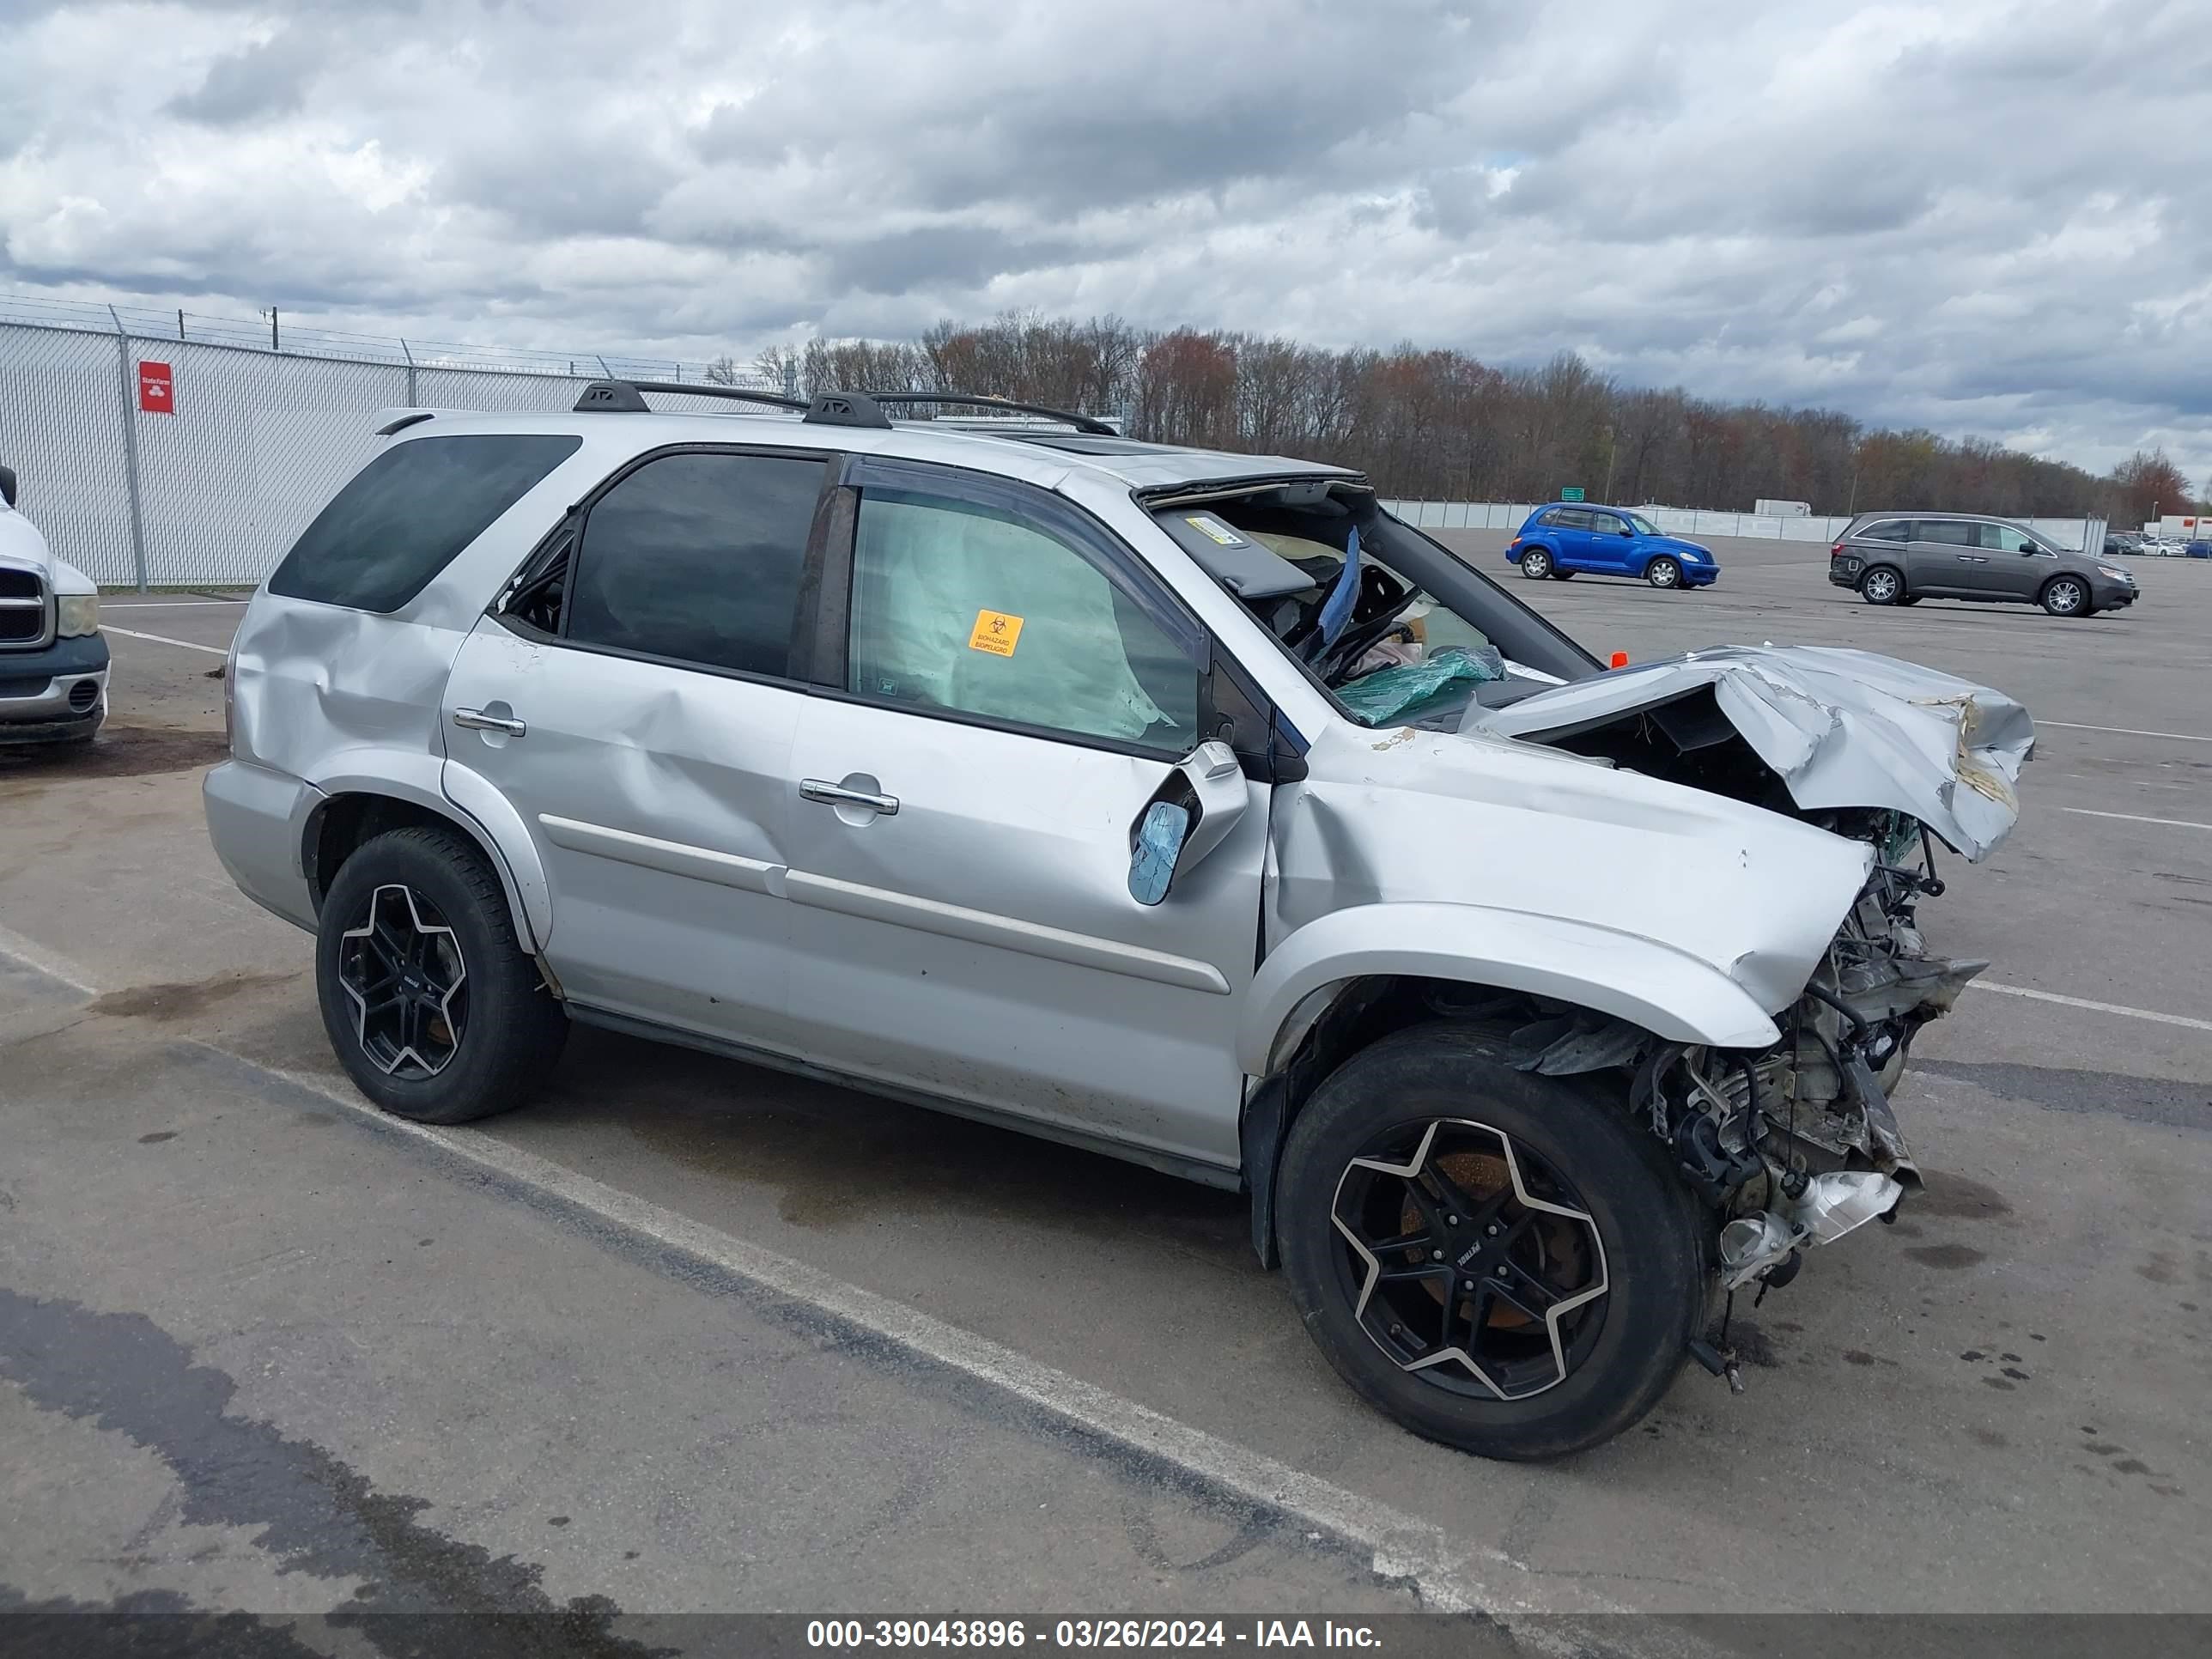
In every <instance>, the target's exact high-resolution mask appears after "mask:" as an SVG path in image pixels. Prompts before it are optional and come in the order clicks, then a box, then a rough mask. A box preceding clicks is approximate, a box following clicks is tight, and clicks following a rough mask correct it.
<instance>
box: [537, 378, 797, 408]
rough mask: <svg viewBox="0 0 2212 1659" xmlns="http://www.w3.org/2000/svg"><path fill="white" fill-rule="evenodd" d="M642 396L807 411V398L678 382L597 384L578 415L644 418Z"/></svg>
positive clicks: (578, 403)
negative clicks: (675, 396) (663, 394)
mask: <svg viewBox="0 0 2212 1659" xmlns="http://www.w3.org/2000/svg"><path fill="white" fill-rule="evenodd" d="M640 392H684V393H686V394H688V395H689V396H691V397H694V398H729V399H730V400H731V401H732V402H734V403H741V404H768V405H769V406H770V407H771V408H775V409H791V410H805V409H806V408H808V407H809V405H808V404H807V402H806V400H805V398H787V397H785V396H784V395H783V394H782V393H781V392H750V391H747V390H746V389H745V388H744V386H688V385H685V384H684V383H683V382H681V381H677V380H594V381H592V383H591V384H590V385H589V386H586V387H585V388H584V393H583V396H581V397H580V398H577V399H576V409H575V412H576V413H577V414H579V415H588V414H592V413H594V412H597V413H599V414H606V415H644V414H648V413H650V412H651V410H650V409H649V406H648V405H647V403H646V401H645V399H644V398H641V397H640V396H638V393H640Z"/></svg>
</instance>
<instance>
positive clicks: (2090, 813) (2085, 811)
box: [2058, 806, 2212, 829]
mask: <svg viewBox="0 0 2212 1659" xmlns="http://www.w3.org/2000/svg"><path fill="white" fill-rule="evenodd" d="M2058 810H2059V811H2062V812H2072V813H2075V814H2076V815H2077V816H2079V817H2085V818H2125V819H2126V820H2127V821H2128V822H2129V823H2162V824H2165V825H2166V827H2167V828H2168V829H2212V823H2197V820H2196V819H2194V818H2147V817H2143V816H2142V813H2140V812H2100V811H2097V810H2096V809H2095V808H2093V807H2089V806H2062V807H2060V808H2059V809H2058Z"/></svg>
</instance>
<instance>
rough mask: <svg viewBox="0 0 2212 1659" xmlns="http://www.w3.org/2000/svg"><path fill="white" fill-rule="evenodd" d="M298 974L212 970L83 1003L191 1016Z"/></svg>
mask: <svg viewBox="0 0 2212 1659" xmlns="http://www.w3.org/2000/svg"><path fill="white" fill-rule="evenodd" d="M298 977H299V975H297V974H296V973H290V974H211V975H209V976H208V977H207V978H205V979H191V980H176V981H171V982H170V983H168V984H166V985H133V986H131V987H128V988H127V989H125V990H120V991H110V992H107V993H106V994H105V995H102V996H96V997H94V999H93V1000H91V1001H90V1002H88V1003H87V1004H86V1005H85V1010H86V1012H88V1013H94V1014H112V1015H115V1016H117V1017H118V1018H137V1019H155V1020H162V1021H172V1020H179V1019H190V1018H192V1017H193V1016H194V1015H196V1014H202V1013H204V1012H207V1011H208V1010H209V1009H210V1008H211V1007H213V1006H216V1004H217V1003H222V1002H228V1001H229V1000H230V999H231V998H233V997H234V996H239V995H240V994H244V993H245V992H247V991H258V990H259V989H261V988H262V987H264V986H268V985H282V984H283V983H284V982H285V981H287V980H290V979H296V978H298Z"/></svg>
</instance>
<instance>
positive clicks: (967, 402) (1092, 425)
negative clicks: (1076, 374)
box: [868, 392, 1121, 438]
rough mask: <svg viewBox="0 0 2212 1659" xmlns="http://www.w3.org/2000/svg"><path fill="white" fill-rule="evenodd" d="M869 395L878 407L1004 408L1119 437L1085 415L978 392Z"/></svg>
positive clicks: (1101, 435) (1097, 434)
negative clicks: (928, 405)
mask: <svg viewBox="0 0 2212 1659" xmlns="http://www.w3.org/2000/svg"><path fill="white" fill-rule="evenodd" d="M868 396H869V397H871V398H874V399H875V400H876V401H877V402H878V403H879V404H959V405H961V406H962V407H963V408H966V409H1003V410H1006V411H1007V412H1008V413H1009V414H1013V415H1042V416H1048V418H1050V419H1052V420H1055V421H1066V422H1067V423H1068V424H1069V425H1070V426H1072V427H1073V428H1075V429H1076V430H1077V431H1078V432H1081V433H1086V434H1088V435H1090V436H1091V437H1094V438H1118V437H1120V436H1121V434H1120V433H1118V432H1116V431H1115V429H1114V428H1112V427H1110V426H1109V425H1107V424H1106V422H1103V421H1101V420H1097V419H1094V418H1093V417H1091V416H1088V415H1076V414H1072V413H1070V412H1069V411H1068V410H1065V409H1051V408H1048V407H1047V406H1046V405H1045V404H1018V403H1016V402H1014V401H1013V400H1012V398H993V397H990V396H987V394H985V393H982V392H870V393H868Z"/></svg>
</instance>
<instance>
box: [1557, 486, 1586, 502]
mask: <svg viewBox="0 0 2212 1659" xmlns="http://www.w3.org/2000/svg"><path fill="white" fill-rule="evenodd" d="M1582 498H1583V487H1582V486H1581V485H1580V484H1569V485H1568V486H1567V487H1566V488H1565V489H1562V490H1561V491H1560V492H1559V499H1560V500H1561V501H1580V500H1582Z"/></svg>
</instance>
